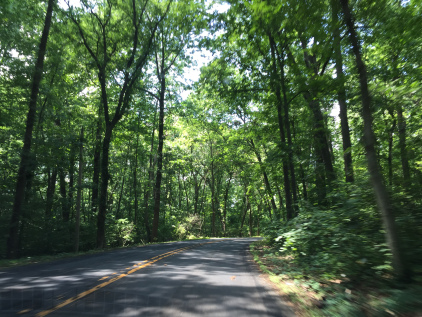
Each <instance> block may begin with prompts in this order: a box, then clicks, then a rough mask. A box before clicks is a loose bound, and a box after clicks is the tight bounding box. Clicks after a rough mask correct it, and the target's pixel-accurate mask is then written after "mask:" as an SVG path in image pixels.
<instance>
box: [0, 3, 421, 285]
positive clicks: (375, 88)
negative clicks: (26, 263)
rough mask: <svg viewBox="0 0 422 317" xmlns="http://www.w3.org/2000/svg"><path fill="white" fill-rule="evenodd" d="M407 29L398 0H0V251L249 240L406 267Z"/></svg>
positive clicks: (414, 26) (409, 196) (368, 267)
mask: <svg viewBox="0 0 422 317" xmlns="http://www.w3.org/2000/svg"><path fill="white" fill-rule="evenodd" d="M421 30H422V5H421V3H420V1H418V0H407V1H405V0H378V1H374V0H350V1H348V0H315V1H308V0H295V1H292V0H282V1H280V0H278V1H275V0H264V1H262V0H260V1H256V0H230V1H214V2H212V1H204V0H79V1H70V0H69V1H68V0H60V1H57V0H48V1H47V0H45V1H42V0H19V1H17V0H2V1H1V3H0V171H1V177H0V188H1V191H0V195H1V197H0V201H1V203H0V231H1V233H2V234H1V236H0V259H6V258H7V259H16V258H21V257H32V256H37V255H44V254H59V253H64V252H82V251H88V250H92V249H104V248H112V247H122V246H128V245H133V244H146V243H151V242H164V241H171V240H183V239H193V238H202V237H244V236H262V237H264V240H263V244H265V247H266V248H269V250H272V251H271V252H272V253H271V254H274V253H276V254H277V255H288V256H289V257H290V258H291V259H292V261H294V262H297V263H301V265H302V268H303V269H304V270H306V269H309V268H310V267H311V269H310V270H311V271H312V270H313V271H316V272H319V273H320V274H321V275H323V274H327V276H334V275H336V276H338V275H340V274H343V273H345V272H347V276H348V278H350V279H353V278H358V277H359V278H361V277H362V276H370V277H371V278H372V277H379V278H391V277H393V278H394V279H397V280H400V281H403V282H406V281H407V282H408V281H412V280H413V281H415V280H416V281H421V275H422V267H421V263H422V239H421V238H420V237H421V233H422V192H421V191H420V188H421V186H422V124H421V122H422V120H421V119H422V107H421V98H422V90H421V80H422V64H421V61H422V37H421V33H420V32H421ZM201 54H202V55H205V56H208V57H209V62H208V63H206V64H204V65H203V66H202V67H201V69H200V76H199V79H198V80H190V79H189V72H191V71H192V69H193V68H194V67H195V65H198V62H199V64H200V65H199V66H201V60H203V57H201ZM199 66H197V67H199Z"/></svg>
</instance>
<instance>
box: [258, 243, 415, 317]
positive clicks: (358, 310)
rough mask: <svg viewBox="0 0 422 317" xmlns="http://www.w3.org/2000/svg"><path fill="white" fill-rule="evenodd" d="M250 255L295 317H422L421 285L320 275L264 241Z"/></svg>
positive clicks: (315, 270) (317, 271)
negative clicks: (292, 309) (284, 299)
mask: <svg viewBox="0 0 422 317" xmlns="http://www.w3.org/2000/svg"><path fill="white" fill-rule="evenodd" d="M251 252H252V254H253V256H254V260H255V262H256V263H257V264H258V265H259V267H260V269H261V270H262V271H263V272H264V273H267V274H268V277H269V279H270V280H271V282H273V284H274V285H275V286H276V287H277V288H278V290H279V291H280V292H281V294H282V295H283V296H284V297H287V299H288V300H289V301H290V302H291V303H292V305H293V308H294V310H295V313H296V315H297V316H303V317H306V316H371V317H372V316H376V317H378V316H403V317H404V316H405V317H418V316H422V302H421V301H422V283H421V281H419V282H415V283H413V284H406V285H400V286H398V285H393V284H394V283H393V281H392V280H391V279H390V281H388V278H387V280H385V277H384V279H376V278H374V279H372V280H366V278H365V279H364V280H361V281H358V280H354V281H351V280H350V279H349V278H348V277H347V276H346V275H340V276H337V277H336V276H331V275H329V274H320V272H319V270H317V269H314V268H313V267H309V266H308V267H307V268H305V267H303V266H301V265H300V264H298V263H297V262H296V261H294V258H293V256H292V255H283V254H282V253H280V252H278V249H277V248H275V247H274V246H273V247H271V246H268V245H267V243H266V240H265V239H264V240H262V241H258V242H255V243H254V244H252V245H251Z"/></svg>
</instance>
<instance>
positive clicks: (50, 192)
mask: <svg viewBox="0 0 422 317" xmlns="http://www.w3.org/2000/svg"><path fill="white" fill-rule="evenodd" d="M56 180H57V167H54V168H53V172H52V173H51V175H50V171H48V185H47V195H46V196H47V197H46V204H45V218H46V222H48V221H50V220H51V211H52V208H53V201H54V192H55V190H56ZM46 229H47V230H48V229H49V228H46Z"/></svg>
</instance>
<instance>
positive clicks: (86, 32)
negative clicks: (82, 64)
mask: <svg viewBox="0 0 422 317" xmlns="http://www.w3.org/2000/svg"><path fill="white" fill-rule="evenodd" d="M170 4H171V0H170V1H169V2H168V3H167V5H164V6H162V5H161V6H160V5H158V4H154V3H153V2H152V1H148V0H145V1H140V2H138V1H136V0H132V2H131V3H130V5H129V6H128V7H125V6H124V5H123V4H121V5H120V4H119V3H117V2H115V1H113V0H107V1H105V2H98V3H96V4H95V6H94V7H90V6H88V4H85V9H86V11H87V12H88V16H85V15H82V16H77V15H75V14H74V13H73V12H72V10H71V12H70V18H71V19H72V21H73V22H74V23H75V25H76V27H77V29H78V32H79V35H80V38H81V39H82V42H83V44H84V46H85V48H86V50H87V51H88V53H89V55H90V57H91V59H92V60H93V62H94V64H95V66H96V67H97V71H98V82H99V86H100V92H101V107H102V108H103V115H104V123H105V131H104V137H103V141H102V156H101V185H100V196H99V209H98V217H97V248H104V247H105V246H106V236H105V220H106V213H107V189H108V184H109V179H110V174H109V151H110V144H111V140H112V134H113V129H114V128H115V127H116V125H117V123H118V122H119V121H120V119H121V118H122V117H123V115H124V114H125V112H126V111H127V110H128V107H129V105H130V102H131V98H132V95H133V93H134V88H135V87H136V85H137V83H138V79H139V78H140V77H141V76H142V73H143V68H144V66H145V65H146V63H147V61H148V57H149V56H150V54H151V48H152V44H153V39H154V36H155V33H156V31H157V28H158V25H159V24H160V23H161V21H162V20H163V19H164V17H165V16H166V14H167V12H168V10H169V8H170ZM150 10H152V11H151V12H150ZM154 10H158V12H155V13H157V15H155V13H154ZM122 17H124V21H128V23H127V25H126V28H125V30H126V31H128V33H127V34H126V33H121V32H120V30H122V29H123V28H122V27H117V25H120V24H121V23H122V19H121V18H122ZM117 30H119V31H117ZM128 40H129V41H128ZM116 77H121V80H120V81H118V80H116ZM110 85H111V86H113V87H114V88H115V89H117V91H116V92H114V91H110V89H108V86H110ZM113 108H114V111H113V110H112V109H113ZM110 112H111V114H110Z"/></svg>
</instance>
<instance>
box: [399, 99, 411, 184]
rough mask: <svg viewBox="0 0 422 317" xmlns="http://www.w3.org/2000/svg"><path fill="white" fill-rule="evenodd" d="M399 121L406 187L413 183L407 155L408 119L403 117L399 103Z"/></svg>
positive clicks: (401, 155)
mask: <svg viewBox="0 0 422 317" xmlns="http://www.w3.org/2000/svg"><path fill="white" fill-rule="evenodd" d="M397 119H398V120H397V121H398V132H399V146H400V159H401V166H402V169H403V178H404V185H405V187H406V188H409V187H410V185H411V184H412V180H411V178H410V168H409V160H408V157H407V147H406V121H405V118H404V117H403V108H402V107H401V106H400V105H399V106H398V108H397Z"/></svg>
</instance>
